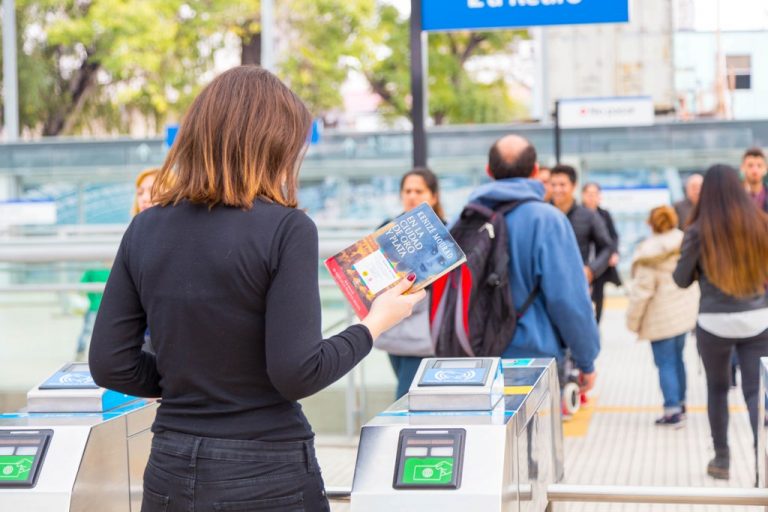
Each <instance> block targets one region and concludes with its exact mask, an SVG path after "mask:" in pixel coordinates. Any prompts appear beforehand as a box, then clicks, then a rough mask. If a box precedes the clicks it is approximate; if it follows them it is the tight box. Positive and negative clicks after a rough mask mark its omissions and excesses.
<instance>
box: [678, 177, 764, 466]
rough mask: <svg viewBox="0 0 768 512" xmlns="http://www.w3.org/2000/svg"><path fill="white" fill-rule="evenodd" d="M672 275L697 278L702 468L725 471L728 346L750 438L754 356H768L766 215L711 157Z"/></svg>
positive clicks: (682, 280) (687, 281)
mask: <svg viewBox="0 0 768 512" xmlns="http://www.w3.org/2000/svg"><path fill="white" fill-rule="evenodd" d="M674 279H675V282H676V283H677V284H678V286H681V287H688V286H690V285H691V284H692V283H693V282H694V281H695V280H698V281H699V285H700V286H701V302H700V304H699V317H698V321H697V327H696V336H697V340H698V347H699V352H700V354H701V358H702V360H703V361H704V371H705V373H706V376H707V408H708V413H709V426H710V429H711V431H712V441H713V442H714V447H715V458H714V459H712V460H711V461H710V462H709V465H708V466H707V473H708V474H709V475H710V476H712V477H713V478H719V479H728V478H729V477H730V452H729V450H728V389H729V387H730V364H731V351H732V349H734V348H735V350H736V353H737V354H738V356H739V361H741V362H742V370H741V371H742V379H741V389H742V392H743V393H744V399H745V400H746V402H747V408H748V409H749V419H750V424H751V425H752V432H753V435H754V440H755V446H757V428H758V417H757V415H758V400H759V398H760V397H759V396H758V393H759V391H758V380H759V373H758V372H759V361H760V357H763V356H768V294H766V283H768V215H766V214H765V213H763V212H762V211H760V210H759V209H758V208H757V206H755V204H754V203H753V202H752V200H751V199H750V198H749V196H748V195H747V193H746V191H745V190H744V187H743V186H742V184H741V182H740V181H739V175H738V172H737V171H736V170H735V169H732V168H730V167H728V166H725V165H715V166H713V167H711V168H710V169H709V170H708V171H707V174H706V177H705V178H704V184H703V186H702V189H701V198H700V200H699V203H698V205H696V207H695V208H694V210H693V213H692V214H691V217H690V221H689V227H688V229H687V230H686V233H685V239H684V240H683V247H682V256H681V257H680V261H679V262H678V265H677V268H676V269H675V273H674Z"/></svg>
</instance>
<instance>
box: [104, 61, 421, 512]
mask: <svg viewBox="0 0 768 512" xmlns="http://www.w3.org/2000/svg"><path fill="white" fill-rule="evenodd" d="M310 122H311V118H310V114H309V112H308V111H307V109H306V107H305V106H304V104H303V103H302V102H301V100H299V98H297V97H296V96H295V95H294V93H293V92H291V90H290V89H288V88H287V87H286V86H285V85H283V84H282V83H281V82H280V81H279V80H278V79H277V78H276V77H275V76H273V75H272V74H270V73H269V72H268V71H265V70H263V69H260V68H258V67H252V66H242V67H238V68H234V69H232V70H229V71H227V72H226V73H223V74H222V75H220V76H219V77H217V78H216V79H214V80H213V81H212V82H211V83H210V84H209V85H208V86H207V87H206V88H205V89H204V90H203V91H202V92H201V93H200V95H199V96H198V97H197V98H196V99H195V100H194V102H193V103H192V105H191V107H190V109H189V111H188V112H187V114H186V116H185V118H184V120H183V121H182V123H181V127H180V129H179V135H178V138H177V140H176V143H175V144H174V145H173V147H172V148H171V150H170V152H169V154H168V156H167V158H166V161H165V163H164V165H163V167H162V170H161V172H160V174H159V175H158V177H157V183H156V184H155V190H157V191H159V193H158V194H157V195H156V196H154V199H155V201H157V203H158V205H160V206H159V207H155V208H150V209H148V210H146V211H145V212H143V213H142V214H141V215H137V216H136V217H135V218H134V219H133V222H132V223H131V225H130V226H129V227H128V230H127V231H126V233H125V235H124V236H123V240H122V242H121V244H120V248H119V249H118V253H117V256H116V258H115V263H114V267H113V269H112V273H111V274H110V277H109V281H108V282H107V286H106V289H105V292H104V299H103V302H102V304H101V309H100V311H99V316H98V318H97V320H96V326H95V329H94V335H93V343H92V345H91V351H90V364H91V372H92V374H93V377H94V380H95V381H96V382H97V383H98V384H99V385H101V386H104V387H106V388H109V389H114V390H117V391H120V392H123V393H128V394H132V395H136V396H143V397H161V398H162V401H161V403H160V407H159V408H158V411H157V417H156V418H155V422H154V424H153V426H152V431H153V432H154V438H153V441H152V452H151V455H150V458H149V463H148V464H147V468H146V470H145V473H144V495H143V503H142V511H144V512H155V511H165V510H191V509H194V510H197V511H214V510H308V511H315V510H328V508H329V507H328V502H327V500H326V498H325V496H324V489H323V487H324V486H323V481H322V478H321V477H320V470H319V467H318V465H317V461H316V458H315V451H314V445H313V438H314V434H313V432H312V430H311V428H310V426H309V424H308V422H307V419H306V418H305V417H304V415H303V413H302V412H301V406H300V405H299V404H298V403H297V400H299V399H300V398H303V397H306V396H309V395H311V394H313V393H316V392H317V391H319V390H321V389H323V388H324V387H326V386H328V385H329V384H331V383H332V382H334V381H336V380H338V379H339V378H340V377H341V376H343V375H344V374H345V373H347V372H348V371H349V370H350V369H352V368H353V367H354V366H355V365H356V364H357V363H358V362H359V361H360V360H361V359H362V358H363V357H365V356H366V355H367V354H368V352H369V351H370V350H371V345H372V342H373V340H374V339H375V338H376V337H378V336H379V334H380V333H381V332H383V331H385V330H386V329H389V328H390V327H392V326H393V325H395V324H396V323H397V322H399V321H400V320H402V319H403V318H405V317H407V316H408V315H409V314H410V312H411V309H412V308H413V306H414V305H415V304H416V303H417V302H418V301H419V300H421V299H422V298H423V297H424V292H417V293H414V294H409V295H403V293H404V292H405V291H406V290H407V289H408V288H409V287H410V285H411V281H412V278H413V277H415V276H412V275H409V276H408V278H409V279H403V280H402V281H401V282H400V283H398V284H397V285H395V286H394V287H393V288H392V289H391V290H389V291H388V292H385V293H384V294H382V295H381V296H380V297H379V298H377V299H376V300H375V301H374V303H373V305H372V307H371V311H370V313H369V314H368V316H367V317H366V318H364V319H363V320H362V321H361V322H360V323H358V324H355V325H352V326H350V327H348V328H347V329H345V330H344V331H342V332H341V333H340V334H338V335H336V336H332V337H330V338H328V339H322V336H321V329H320V320H321V318H320V313H321V308H320V294H319V289H318V261H319V256H318V240H317V228H316V227H315V225H314V223H313V222H312V221H311V220H310V218H309V217H308V216H307V215H306V214H305V213H304V212H302V211H301V210H299V209H297V208H296V206H297V199H296V197H297V182H298V178H297V174H298V170H299V166H300V164H301V159H302V156H303V154H304V151H305V148H306V140H307V135H308V134H309V130H310ZM148 324H150V325H152V344H153V346H154V349H155V351H156V355H152V354H148V353H146V352H142V350H141V346H142V342H143V335H144V331H145V330H146V327H147V325H148Z"/></svg>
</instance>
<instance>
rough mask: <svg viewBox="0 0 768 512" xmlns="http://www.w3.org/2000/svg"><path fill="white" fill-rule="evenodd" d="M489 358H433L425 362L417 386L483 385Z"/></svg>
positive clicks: (489, 365)
mask: <svg viewBox="0 0 768 512" xmlns="http://www.w3.org/2000/svg"><path fill="white" fill-rule="evenodd" d="M490 368H491V361H490V360H489V359H464V358H462V359H433V360H429V361H428V362H427V366H426V368H424V372H423V373H422V375H421V380H420V381H419V386H484V385H485V383H486V381H487V380H488V374H489V373H490V372H489V370H490Z"/></svg>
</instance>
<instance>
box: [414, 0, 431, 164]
mask: <svg viewBox="0 0 768 512" xmlns="http://www.w3.org/2000/svg"><path fill="white" fill-rule="evenodd" d="M421 16H422V13H421V0H411V38H410V39H411V122H412V123H413V166H414V167H425V166H426V165H427V129H426V119H427V87H426V79H427V56H426V55H425V54H426V49H427V44H426V42H427V35H426V32H424V31H423V30H422V23H421Z"/></svg>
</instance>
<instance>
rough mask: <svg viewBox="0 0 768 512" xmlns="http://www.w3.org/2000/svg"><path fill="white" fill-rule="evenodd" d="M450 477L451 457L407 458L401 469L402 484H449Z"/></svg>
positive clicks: (451, 475)
mask: <svg viewBox="0 0 768 512" xmlns="http://www.w3.org/2000/svg"><path fill="white" fill-rule="evenodd" d="M452 477H453V458H452V457H431V458H424V459H416V458H409V459H406V461H405V467H404V468H403V483H404V484H425V485H441V484H450V483H451V480H452Z"/></svg>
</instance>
